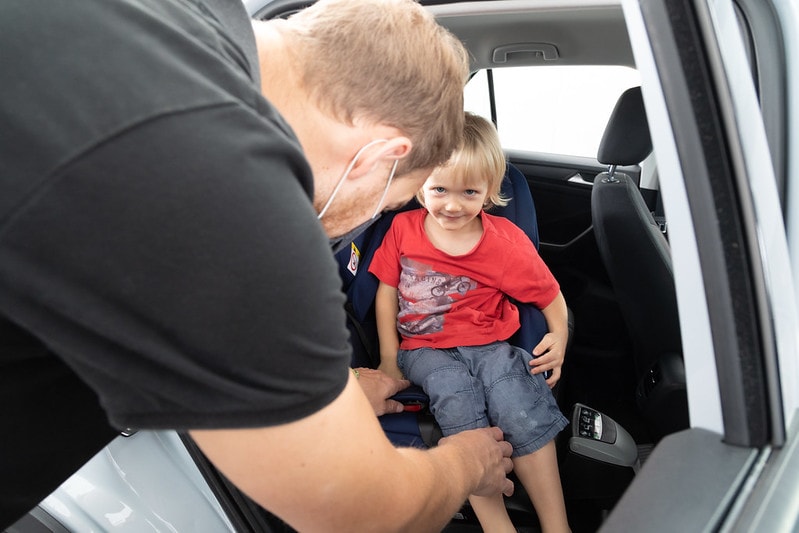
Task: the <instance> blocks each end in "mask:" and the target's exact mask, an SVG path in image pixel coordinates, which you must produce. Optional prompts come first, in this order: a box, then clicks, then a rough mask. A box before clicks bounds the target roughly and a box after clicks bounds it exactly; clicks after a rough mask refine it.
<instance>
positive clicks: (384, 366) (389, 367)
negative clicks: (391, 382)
mask: <svg viewBox="0 0 799 533" xmlns="http://www.w3.org/2000/svg"><path fill="white" fill-rule="evenodd" d="M377 369H378V370H381V371H382V372H384V373H385V374H386V375H388V376H390V377H392V378H394V379H405V376H403V375H402V372H401V371H400V369H399V367H398V366H397V364H396V363H393V362H383V363H380V366H378V367H377Z"/></svg>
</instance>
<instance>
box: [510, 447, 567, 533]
mask: <svg viewBox="0 0 799 533" xmlns="http://www.w3.org/2000/svg"><path fill="white" fill-rule="evenodd" d="M513 471H514V472H516V475H517V476H518V477H519V481H521V482H522V485H524V488H525V489H526V490H527V493H528V494H529V495H530V499H531V500H532V502H533V507H535V512H536V514H537V515H538V521H539V522H540V523H541V530H542V531H543V532H544V533H555V532H565V531H570V529H569V522H568V520H567V519H566V504H565V502H564V501H563V489H562V488H561V486H560V474H559V473H558V459H557V456H556V453H555V441H554V440H553V441H549V442H548V443H547V444H546V445H545V446H544V447H543V448H541V449H539V450H536V451H535V452H533V453H531V454H528V455H523V456H521V457H514V458H513Z"/></svg>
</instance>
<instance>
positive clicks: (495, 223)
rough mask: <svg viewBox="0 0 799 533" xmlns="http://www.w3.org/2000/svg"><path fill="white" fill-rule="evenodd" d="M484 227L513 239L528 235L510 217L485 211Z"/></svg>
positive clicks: (503, 236)
mask: <svg viewBox="0 0 799 533" xmlns="http://www.w3.org/2000/svg"><path fill="white" fill-rule="evenodd" d="M483 228H484V229H485V230H488V231H491V232H493V233H495V234H496V235H497V236H499V237H502V238H505V239H508V240H511V241H516V240H517V239H518V238H519V237H526V236H527V235H526V234H525V233H524V231H522V229H521V228H520V227H519V226H517V225H516V224H514V223H513V222H512V221H510V220H509V219H507V218H505V217H503V216H499V215H492V214H491V213H486V212H483Z"/></svg>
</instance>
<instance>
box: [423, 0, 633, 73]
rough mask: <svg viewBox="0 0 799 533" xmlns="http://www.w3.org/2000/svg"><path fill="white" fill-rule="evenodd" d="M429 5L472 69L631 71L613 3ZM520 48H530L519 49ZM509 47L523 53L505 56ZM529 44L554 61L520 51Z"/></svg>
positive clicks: (559, 0)
mask: <svg viewBox="0 0 799 533" xmlns="http://www.w3.org/2000/svg"><path fill="white" fill-rule="evenodd" d="M422 3H425V4H430V2H422ZM432 4H434V5H429V6H428V8H429V9H430V11H432V12H433V13H434V14H435V15H436V18H437V19H438V21H439V23H441V24H442V25H443V26H445V27H446V28H448V29H449V30H450V31H451V32H452V33H454V34H455V35H457V36H458V38H460V39H461V40H462V41H463V42H464V44H465V45H466V46H467V48H468V49H469V52H470V54H471V55H472V68H473V69H474V70H477V69H481V68H496V67H504V66H523V65H546V66H557V65H624V66H629V67H634V66H635V61H634V59H633V54H632V49H631V47H630V41H629V38H628V35H627V27H626V25H625V22H624V14H623V12H622V8H621V5H620V3H619V2H618V1H608V0H604V1H597V0H565V1H564V0H556V1H555V0H541V1H538V2H534V3H533V2H529V1H528V2H525V1H519V0H501V1H483V2H454V3H442V2H440V1H439V2H433V3H432ZM525 44H528V45H532V46H528V47H527V48H525V47H524V46H521V45H525ZM514 45H516V46H517V48H515V49H516V50H522V51H519V52H514V53H511V54H510V55H507V56H506V54H505V53H504V51H503V50H506V49H503V48H502V47H511V48H510V49H511V50H514V48H513V46H514ZM534 45H545V46H543V47H542V48H545V49H547V50H550V51H551V50H554V51H555V54H554V55H555V56H556V57H553V54H551V53H547V54H544V53H543V51H533V52H528V51H524V50H536V47H535V46H534ZM547 45H548V46H547ZM497 51H499V52H497ZM497 60H499V61H497Z"/></svg>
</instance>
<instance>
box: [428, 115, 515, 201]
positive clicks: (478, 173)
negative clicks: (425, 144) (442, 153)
mask: <svg viewBox="0 0 799 533" xmlns="http://www.w3.org/2000/svg"><path fill="white" fill-rule="evenodd" d="M464 118H465V120H464V126H463V140H462V141H461V145H460V146H459V147H458V149H457V150H455V153H454V154H452V157H451V158H450V160H449V161H448V162H447V163H445V164H444V165H442V166H445V167H447V169H448V170H449V171H450V172H452V174H453V176H454V177H455V178H456V179H457V180H459V181H460V182H462V183H467V184H468V183H476V182H480V183H481V184H483V183H484V184H486V185H487V188H488V194H487V195H486V200H485V204H484V205H483V209H491V208H493V207H501V206H504V205H508V201H509V200H510V198H505V197H504V196H502V194H501V193H500V190H501V189H502V180H503V179H504V178H505V171H506V169H507V163H506V162H505V152H504V151H503V150H502V144H501V143H500V141H499V134H498V133H497V129H496V128H495V127H494V124H492V123H491V122H490V121H488V120H486V119H484V118H483V117H481V116H480V115H475V114H474V113H470V112H468V111H466V112H465V113H464ZM439 168H441V167H439ZM416 199H417V200H418V201H419V203H421V204H422V205H424V195H423V193H422V191H421V190H420V191H419V192H418V193H417V194H416Z"/></svg>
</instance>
